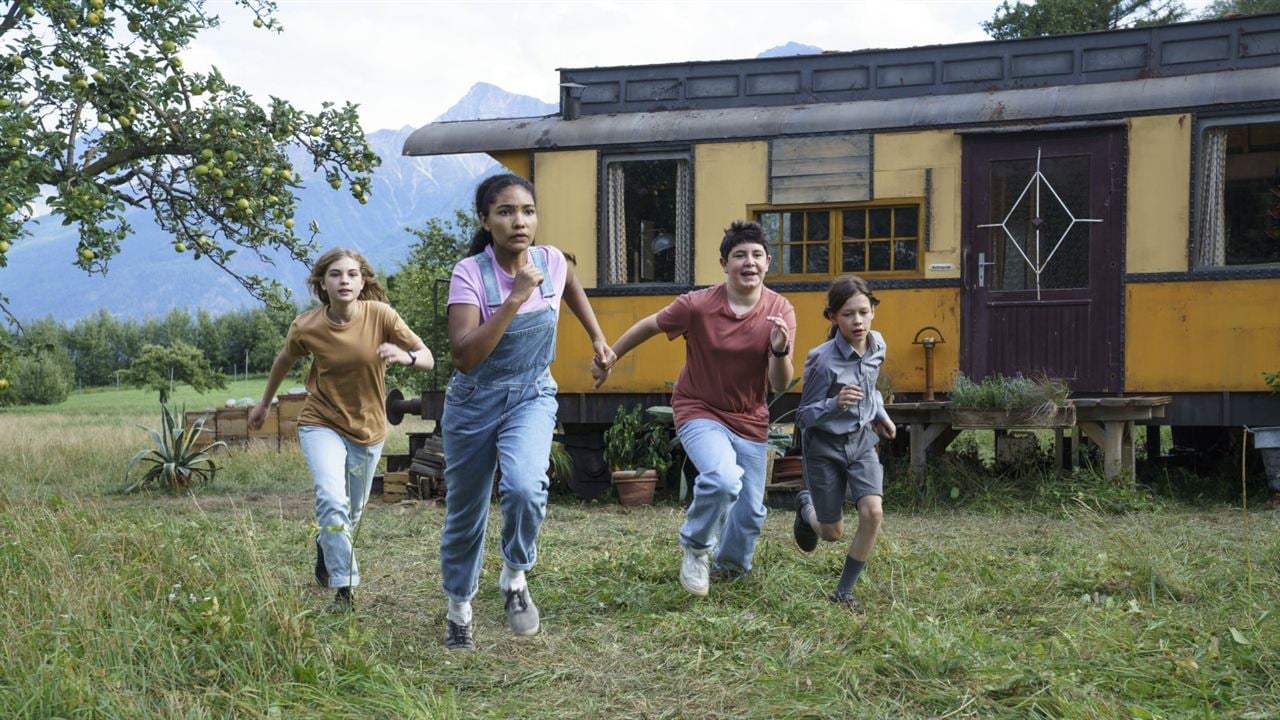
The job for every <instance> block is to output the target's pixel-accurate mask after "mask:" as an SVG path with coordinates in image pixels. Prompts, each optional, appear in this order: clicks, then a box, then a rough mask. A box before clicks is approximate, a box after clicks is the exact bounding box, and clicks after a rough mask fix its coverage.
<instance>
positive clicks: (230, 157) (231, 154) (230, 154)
mask: <svg viewBox="0 0 1280 720" xmlns="http://www.w3.org/2000/svg"><path fill="white" fill-rule="evenodd" d="M238 157H240V156H239V155H237V154H236V151H235V150H227V151H226V152H224V153H222V159H223V160H226V161H227V162H235V161H236V158H238Z"/></svg>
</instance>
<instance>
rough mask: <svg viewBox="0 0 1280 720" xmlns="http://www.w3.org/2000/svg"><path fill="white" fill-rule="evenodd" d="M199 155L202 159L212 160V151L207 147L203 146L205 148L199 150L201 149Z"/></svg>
mask: <svg viewBox="0 0 1280 720" xmlns="http://www.w3.org/2000/svg"><path fill="white" fill-rule="evenodd" d="M200 157H201V158H202V159H204V160H212V159H213V151H212V150H210V149H209V148H205V149H203V150H201V151H200Z"/></svg>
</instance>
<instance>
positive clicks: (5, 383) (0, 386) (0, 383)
mask: <svg viewBox="0 0 1280 720" xmlns="http://www.w3.org/2000/svg"><path fill="white" fill-rule="evenodd" d="M8 389H9V380H8V378H0V390H8Z"/></svg>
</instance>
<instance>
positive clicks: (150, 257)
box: [0, 42, 822, 322]
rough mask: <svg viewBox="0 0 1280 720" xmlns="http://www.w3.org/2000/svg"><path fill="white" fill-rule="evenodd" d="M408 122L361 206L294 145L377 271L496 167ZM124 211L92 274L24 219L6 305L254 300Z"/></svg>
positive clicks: (71, 310)
mask: <svg viewBox="0 0 1280 720" xmlns="http://www.w3.org/2000/svg"><path fill="white" fill-rule="evenodd" d="M821 52H822V49H821V48H817V47H814V46H812V45H802V44H800V43H794V42H788V43H786V44H784V45H779V46H777V47H774V48H770V49H768V50H765V51H764V52H762V53H760V54H759V55H758V56H757V57H780V56H787V55H808V54H814V53H821ZM558 110H559V106H557V105H556V104H554V103H546V102H543V101H541V100H538V99H537V98H533V97H529V96H527V95H517V94H514V93H510V92H507V91H505V90H503V89H502V88H500V87H498V86H496V85H491V84H488V83H477V84H475V85H473V86H472V87H471V89H470V90H468V91H467V93H466V94H465V95H464V96H463V97H462V98H461V99H460V100H458V102H456V103H455V104H454V105H453V106H452V107H450V108H449V109H448V110H447V111H445V112H444V113H443V114H441V115H440V116H439V117H437V118H435V120H436V121H442V120H475V119H481V118H507V117H536V116H542V115H548V114H551V113H555V112H557V111H558ZM413 130H414V128H413V127H411V126H405V127H402V128H400V129H398V130H378V131H376V132H373V133H371V134H369V135H368V136H367V137H368V140H369V144H370V146H372V148H373V150H374V151H375V152H376V153H377V154H378V155H379V157H381V158H382V165H381V166H380V167H378V168H377V169H376V170H375V171H374V176H373V192H372V193H371V196H370V199H369V203H368V204H367V205H363V206H362V205H360V204H359V203H358V202H356V201H355V200H354V199H353V198H352V197H351V195H350V194H349V193H347V192H345V191H335V190H332V189H331V188H329V186H328V184H327V183H326V182H325V181H324V178H323V177H322V176H320V175H319V174H316V173H308V172H307V171H305V170H304V168H306V167H307V163H306V162H305V161H304V159H303V158H302V156H301V155H299V156H298V157H297V158H296V162H295V164H294V167H296V168H298V169H299V170H300V171H302V172H303V178H304V183H305V187H304V188H303V189H302V190H301V191H300V192H299V193H298V208H297V212H296V214H295V215H296V217H297V219H298V227H299V228H305V227H307V226H308V224H309V223H310V222H311V221H312V220H315V221H316V222H317V223H318V224H319V226H320V231H321V232H320V235H319V238H318V241H319V243H320V246H321V248H322V249H323V248H329V247H336V246H344V247H352V248H355V249H357V250H359V251H360V252H362V253H364V254H365V256H367V257H368V258H369V260H370V261H371V262H372V263H373V264H374V266H375V267H376V269H377V270H378V271H379V272H380V273H387V272H395V271H396V270H398V269H399V266H400V262H401V261H402V260H403V259H404V258H405V257H406V255H407V251H408V246H409V245H410V243H411V242H412V240H413V238H412V236H411V235H409V234H408V233H407V232H406V231H405V228H407V227H412V226H420V225H422V224H424V223H425V222H426V221H427V220H430V219H431V218H435V217H440V218H445V219H452V218H453V215H454V212H455V211H456V210H458V209H465V208H468V207H469V206H470V203H471V201H472V200H471V194H472V192H473V190H474V188H475V184H476V182H477V180H478V178H480V177H482V176H484V175H487V174H489V173H492V172H495V171H496V170H497V168H498V167H499V166H498V164H497V163H495V162H494V161H493V160H492V159H491V158H490V157H489V156H487V155H483V154H476V155H444V156H440V157H429V158H410V157H405V156H403V155H401V154H400V152H401V148H402V147H403V146H404V141H405V138H407V137H408V136H409V134H410V133H411V132H413ZM127 217H128V219H129V223H130V224H131V225H132V226H133V228H134V235H133V236H132V237H130V238H129V239H128V240H127V241H126V242H125V243H123V245H122V248H121V252H120V253H119V254H118V255H116V257H114V258H112V260H111V265H110V269H109V271H108V272H107V273H106V274H103V275H88V274H86V273H85V272H83V271H81V270H80V269H79V268H76V267H74V266H73V265H72V261H73V259H74V254H75V248H76V244H77V241H78V234H77V231H76V229H75V227H73V226H63V225H62V224H61V221H60V220H59V219H58V218H51V217H49V216H45V217H44V218H43V219H42V220H40V221H37V222H33V223H31V226H30V229H31V230H32V235H31V236H29V237H24V238H20V239H19V240H18V241H17V242H15V243H13V247H12V248H11V249H10V250H9V253H8V259H9V267H8V268H5V269H0V295H4V296H7V297H8V298H9V307H10V310H11V311H12V312H13V314H14V315H15V316H17V317H18V318H20V319H22V320H31V319H35V318H43V317H52V318H54V319H55V320H57V321H59V322H74V321H75V320H77V319H79V318H82V317H84V316H86V315H89V314H91V313H94V312H96V311H97V310H98V309H100V308H105V309H106V310H108V311H109V312H111V314H113V315H115V316H116V317H120V318H133V319H141V318H144V317H154V316H158V315H163V314H165V313H167V312H168V311H169V310H171V309H173V308H187V309H190V310H192V311H194V310H195V309H205V310H208V311H210V312H212V313H214V314H220V313H223V312H227V311H230V310H236V309H239V308H245V307H250V306H253V305H255V304H256V301H255V300H254V299H253V298H251V297H250V296H249V294H248V293H247V292H246V291H245V290H244V288H242V287H241V286H240V284H239V283H238V282H236V280H235V279H234V278H232V277H231V276H230V275H228V274H226V273H225V272H223V271H222V270H220V269H218V268H217V267H215V266H214V265H213V264H212V263H209V262H207V261H205V260H200V261H193V260H192V255H191V254H190V253H182V254H178V253H175V252H174V251H173V244H172V243H173V239H172V237H171V236H170V235H169V234H167V233H165V232H164V231H163V230H161V229H160V228H159V227H157V226H156V225H155V223H154V222H153V221H152V219H151V215H150V213H149V212H148V211H143V210H138V211H134V212H132V213H130V214H129V215H128V216H127ZM249 255H251V253H248V252H241V253H240V254H238V255H237V256H236V257H235V258H234V260H233V262H232V263H231V264H232V267H233V269H234V270H236V271H237V272H240V273H258V274H263V275H269V276H271V277H274V278H276V279H277V280H279V281H280V282H282V283H284V284H285V286H287V287H289V288H290V289H292V290H293V292H294V296H295V298H297V299H298V300H299V301H300V302H301V303H302V304H305V303H306V301H307V300H306V297H307V295H306V290H305V285H304V282H303V281H304V279H305V277H306V274H307V268H306V267H304V266H303V265H302V264H301V263H299V262H297V261H294V260H291V259H289V258H287V257H286V256H284V255H279V256H278V259H276V260H275V263H274V267H272V266H267V265H264V264H263V263H262V262H260V261H259V260H257V259H256V258H250V257H249Z"/></svg>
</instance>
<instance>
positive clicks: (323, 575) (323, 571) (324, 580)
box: [316, 535, 329, 588]
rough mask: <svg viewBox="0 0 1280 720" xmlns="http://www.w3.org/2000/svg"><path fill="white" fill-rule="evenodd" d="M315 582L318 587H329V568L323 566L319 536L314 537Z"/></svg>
mask: <svg viewBox="0 0 1280 720" xmlns="http://www.w3.org/2000/svg"><path fill="white" fill-rule="evenodd" d="M316 582H317V583H320V587H322V588H327V587H329V568H328V567H327V566H326V565H325V564H324V550H323V549H321V547H320V536H319V535H317V536H316Z"/></svg>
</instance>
